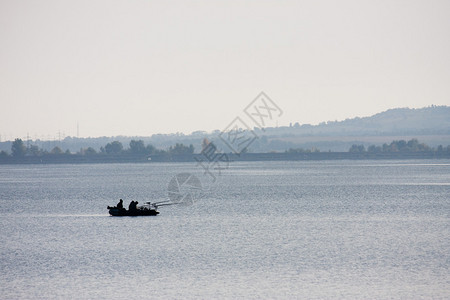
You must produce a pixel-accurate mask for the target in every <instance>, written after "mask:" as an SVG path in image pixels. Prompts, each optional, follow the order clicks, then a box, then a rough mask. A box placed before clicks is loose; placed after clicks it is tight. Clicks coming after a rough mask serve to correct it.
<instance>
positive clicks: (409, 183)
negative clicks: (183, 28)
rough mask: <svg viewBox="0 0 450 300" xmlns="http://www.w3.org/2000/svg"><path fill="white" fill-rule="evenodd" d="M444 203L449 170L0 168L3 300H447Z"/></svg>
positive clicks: (407, 165)
mask: <svg viewBox="0 0 450 300" xmlns="http://www.w3.org/2000/svg"><path fill="white" fill-rule="evenodd" d="M184 172H187V173H192V174H194V175H195V176H197V177H198V178H199V179H200V181H201V183H202V185H203V191H204V192H203V194H202V195H201V197H199V198H197V199H195V200H196V201H195V203H194V205H191V206H168V207H161V208H160V209H159V210H160V212H161V214H160V215H159V216H157V217H122V218H119V217H110V216H109V215H108V212H107V210H106V206H107V205H115V204H116V203H117V202H118V199H119V198H123V199H124V201H125V203H126V205H128V203H129V202H130V201H131V200H137V201H139V202H140V203H143V202H145V201H158V200H164V199H167V185H168V183H169V181H170V180H171V178H173V176H175V175H177V174H179V173H184ZM449 194H450V161H449V160H417V161H412V160H402V161H323V162H242V163H232V164H230V168H229V169H227V170H223V171H222V174H221V176H219V177H217V181H216V182H212V180H211V178H210V177H208V175H207V174H204V173H203V169H202V168H201V167H199V166H197V165H196V164H195V163H184V164H170V163H148V164H98V165H90V164H86V165H8V166H1V167H0V208H1V209H0V226H1V228H2V230H1V231H0V253H1V259H0V270H1V275H0V295H1V296H0V298H2V299H19V298H20V299H56V298H63V299H69V298H78V299H80V298H81V299H88V298H90V299H92V298H100V299H125V298H128V299H130V298H131V299H139V298H141V299H142V298H168V299H173V298H178V299H179V298H188V299H189V298H190V299H199V298H200V299H206V298H240V299H252V298H253V299H254V298H309V299H318V298H321V299H322V298H328V299H336V298H360V299H386V298H394V299H399V298H402V299H417V298H438V299H439V298H442V299H444V298H449V297H450V284H449V283H450V271H449V270H450V254H449V251H448V249H450V239H449V237H450V226H449V225H450V220H449V212H450V200H449V197H448V195H449Z"/></svg>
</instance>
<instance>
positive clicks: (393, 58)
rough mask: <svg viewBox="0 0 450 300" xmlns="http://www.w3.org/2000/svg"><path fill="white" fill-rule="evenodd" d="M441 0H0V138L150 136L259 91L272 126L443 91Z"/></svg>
mask: <svg viewBox="0 0 450 300" xmlns="http://www.w3.org/2000/svg"><path fill="white" fill-rule="evenodd" d="M448 11H450V2H448V1H437V0H433V1H426V2H425V1H339V2H335V1H327V0H324V1H314V2H311V1H164V2H161V1H139V0H138V1H126V2H123V1H106V0H105V1H38V2H36V1H29V0H28V1H8V0H6V1H1V2H0V39H1V41H2V46H1V47H0V65H1V66H2V67H1V68H0V101H1V105H2V109H1V110H0V138H1V141H2V142H4V141H7V140H14V138H22V139H24V140H26V139H27V137H28V138H29V139H32V140H49V141H51V142H53V143H54V142H55V141H58V142H60V141H62V140H64V139H65V138H66V137H68V136H69V137H71V138H72V139H73V138H87V137H91V138H97V137H117V136H130V137H133V136H141V137H148V142H152V143H155V144H158V143H161V145H163V144H164V142H159V141H157V138H156V136H155V137H151V136H152V135H157V134H175V135H176V134H178V135H189V134H191V133H192V132H196V131H207V132H212V131H213V130H222V129H223V128H225V127H226V126H227V125H228V124H229V123H230V121H231V120H233V119H234V118H235V117H236V116H237V115H238V114H239V113H241V112H242V109H243V108H244V107H246V105H247V104H248V103H250V102H251V101H252V100H253V99H254V98H255V96H256V95H257V94H258V93H259V92H260V91H264V92H266V93H267V94H268V95H269V96H270V97H271V98H272V99H273V100H274V101H275V102H276V103H277V104H278V105H279V106H280V107H281V108H282V109H283V112H284V113H283V115H282V117H281V118H280V119H279V123H278V125H279V126H280V127H283V128H284V127H290V125H291V124H292V126H294V125H295V123H298V124H299V125H303V124H312V125H318V124H319V123H321V122H324V121H325V122H327V121H332V122H334V121H344V120H346V119H352V118H355V117H368V116H372V115H375V114H377V113H380V112H383V111H386V110H388V109H391V108H398V107H409V108H423V107H430V106H431V105H437V106H441V105H449V104H450V97H449V96H450V86H449V85H448V83H449V82H450V59H449V53H450V40H449V39H448V36H450V19H449V18H448ZM347 125H349V123H345V126H346V127H348V126H347ZM327 126H328V125H327ZM342 126H344V125H342ZM342 126H341V125H339V126H338V127H336V128H341V127H342ZM325 128H331V127H326V126H325V127H323V126H322V125H320V126H319V127H315V129H313V131H312V132H311V134H314V135H316V134H319V132H322V133H323V131H324V130H325ZM280 130H281V129H280ZM283 130H284V129H283ZM283 130H281V133H280V134H282V135H284V134H285V133H284V131H283ZM291 130H293V132H294V131H295V134H297V130H298V131H299V133H301V134H303V135H305V134H306V133H307V132H308V131H307V128H300V129H299V128H295V127H294V129H291ZM327 130H328V129H327ZM339 130H340V129H339ZM382 130H383V131H384V129H382ZM395 130H396V129H395V128H388V131H390V132H392V133H393V132H395ZM291 133H292V132H291ZM286 134H288V133H286ZM289 134H290V133H289ZM361 134H365V133H364V131H363V132H361ZM393 134H394V133H393ZM395 134H397V133H395ZM267 138H268V139H270V137H267ZM286 138H287V137H286ZM150 139H151V140H150ZM146 141H147V140H146ZM286 142H292V143H294V142H295V141H291V140H286ZM101 143H103V141H102V142H101ZM442 143H443V144H445V140H444V141H443V142H442ZM297 144H298V143H297ZM90 146H94V147H97V146H96V145H95V144H92V145H90ZM317 146H319V147H321V146H320V145H317ZM62 147H63V148H66V147H67V148H72V146H70V143H69V142H67V144H65V145H63V146H62ZM77 147H78V146H77ZM324 148H326V147H325V146H324ZM333 149H336V148H333ZM77 150H79V149H77Z"/></svg>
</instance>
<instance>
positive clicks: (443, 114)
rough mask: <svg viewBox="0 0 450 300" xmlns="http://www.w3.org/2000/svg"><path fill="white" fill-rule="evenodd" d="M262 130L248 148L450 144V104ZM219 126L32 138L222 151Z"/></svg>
mask: <svg viewBox="0 0 450 300" xmlns="http://www.w3.org/2000/svg"><path fill="white" fill-rule="evenodd" d="M254 130H255V132H256V134H257V135H258V137H259V138H258V139H257V140H255V141H254V142H253V143H252V144H251V146H250V147H249V152H269V151H278V152H283V151H285V150H287V149H289V148H304V149H311V148H318V149H320V151H329V150H331V151H347V150H348V149H349V148H350V147H351V145H352V144H362V145H365V146H366V147H367V146H369V145H371V144H375V145H381V144H383V143H390V142H391V141H392V140H396V139H405V140H409V139H411V138H417V139H419V141H421V142H424V143H427V144H428V145H430V146H433V147H434V146H437V145H440V144H441V145H444V146H447V145H450V107H449V106H430V107H425V108H419V109H410V108H395V109H389V110H387V111H384V112H381V113H378V114H375V115H373V116H370V117H364V118H358V117H356V118H352V119H346V120H344V121H328V122H323V123H320V124H319V125H310V124H302V125H301V124H299V123H294V124H293V125H291V126H283V127H276V128H265V130H264V131H263V130H261V129H254ZM219 134H220V131H219V130H216V131H214V132H212V133H207V132H205V131H196V132H193V133H191V134H189V135H184V134H155V135H152V136H151V137H127V136H118V137H99V138H74V137H67V138H65V139H64V140H61V141H39V140H38V141H29V142H26V141H24V142H25V143H27V144H30V145H37V146H38V147H40V148H43V149H46V150H48V151H50V150H51V149H52V148H53V147H55V146H58V147H60V148H61V149H63V150H64V151H65V150H66V149H68V150H70V151H71V152H78V151H80V149H81V148H87V147H92V148H94V149H95V150H97V151H98V150H99V149H100V147H104V146H105V145H106V144H107V143H110V142H112V141H115V140H117V141H120V142H121V143H122V144H123V146H124V148H127V147H128V145H129V142H130V141H131V140H133V139H134V140H139V139H141V140H143V141H144V142H145V144H152V145H153V146H155V147H156V148H159V149H167V148H169V147H170V146H173V145H175V144H176V143H183V144H185V145H189V144H193V145H194V147H195V150H196V152H197V153H198V152H199V151H200V150H201V143H202V141H203V139H204V138H208V139H209V140H211V141H214V143H215V144H216V145H217V146H218V148H219V149H222V151H227V146H226V145H224V144H223V143H222V141H221V140H220V139H219V138H218V135H219ZM1 150H4V151H7V152H10V151H11V141H9V142H1V143H0V151H1Z"/></svg>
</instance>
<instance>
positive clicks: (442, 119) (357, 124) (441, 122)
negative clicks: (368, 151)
mask: <svg viewBox="0 0 450 300" xmlns="http://www.w3.org/2000/svg"><path fill="white" fill-rule="evenodd" d="M266 131H267V132H268V134H269V133H270V134H275V135H283V134H294V135H331V136H333V135H342V136H351V135H358V136H363V135H429V134H433V135H436V134H450V107H449V106H430V107H425V108H419V109H414V108H413V109H411V108H394V109H389V110H387V111H384V112H381V113H378V114H376V115H373V116H370V117H365V118H358V117H356V118H353V119H346V120H344V121H339V122H338V121H328V122H323V123H321V124H319V125H315V126H313V125H309V124H304V125H299V124H298V123H295V125H293V126H290V127H280V128H270V129H268V130H266Z"/></svg>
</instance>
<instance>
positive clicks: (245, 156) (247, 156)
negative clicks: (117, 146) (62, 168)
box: [0, 151, 450, 165]
mask: <svg viewBox="0 0 450 300" xmlns="http://www.w3.org/2000/svg"><path fill="white" fill-rule="evenodd" d="M390 159H399V160H401V159H450V152H447V151H443V152H436V151H429V152H378V153H372V152H356V153H355V152H311V153H307V152H306V153H242V154H240V155H237V154H232V153H227V154H221V157H220V159H218V158H215V159H213V158H208V157H206V156H204V155H203V154H185V155H151V156H148V155H92V156H89V155H77V154H72V155H64V154H56V155H55V154H47V155H43V156H24V157H12V156H9V157H2V158H0V165H11V164H87V163H89V164H92V163H99V164H101V163H153V162H196V163H204V164H206V163H208V164H211V165H213V164H226V163H227V162H232V161H314V160H316V161H321V160H322V161H323V160H390Z"/></svg>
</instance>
